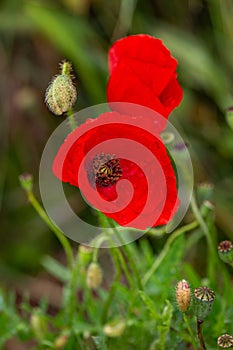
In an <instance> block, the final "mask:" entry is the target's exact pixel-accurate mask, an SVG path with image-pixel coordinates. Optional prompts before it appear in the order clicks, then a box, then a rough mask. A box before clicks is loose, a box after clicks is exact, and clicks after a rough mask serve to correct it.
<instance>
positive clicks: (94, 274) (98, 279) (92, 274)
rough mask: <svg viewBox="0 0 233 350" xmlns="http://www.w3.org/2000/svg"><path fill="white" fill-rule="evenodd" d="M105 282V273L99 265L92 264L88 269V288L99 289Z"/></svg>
mask: <svg viewBox="0 0 233 350" xmlns="http://www.w3.org/2000/svg"><path fill="white" fill-rule="evenodd" d="M102 280H103V273H102V270H101V268H100V266H99V264H97V263H94V262H92V263H91V264H90V265H89V266H88V269H87V280H86V282H87V286H88V287H89V288H90V289H97V288H98V287H99V286H100V285H101V283H102Z"/></svg>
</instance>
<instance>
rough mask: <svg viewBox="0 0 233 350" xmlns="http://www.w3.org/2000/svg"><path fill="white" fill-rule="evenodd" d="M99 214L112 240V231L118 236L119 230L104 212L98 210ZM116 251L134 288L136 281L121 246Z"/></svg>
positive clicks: (100, 220)
mask: <svg viewBox="0 0 233 350" xmlns="http://www.w3.org/2000/svg"><path fill="white" fill-rule="evenodd" d="M97 214H98V217H99V222H100V224H101V226H102V227H103V228H104V229H105V230H106V231H107V233H109V235H108V239H109V240H111V241H112V238H111V233H112V232H114V233H115V234H116V235H117V237H118V235H119V232H118V231H117V229H116V228H115V227H114V225H113V224H112V222H111V221H110V220H109V219H108V218H107V217H106V216H105V215H104V214H102V213H101V212H99V211H98V212H97ZM109 225H110V226H111V227H109ZM110 231H111V232H110ZM118 238H119V237H118ZM113 243H114V241H113ZM116 252H117V254H118V258H119V261H120V263H121V265H122V269H123V271H124V274H125V276H126V278H127V280H128V282H129V285H130V287H131V289H132V290H134V287H135V286H134V281H133V279H132V277H131V274H130V271H129V269H128V267H127V264H126V262H125V259H124V256H123V254H122V252H121V250H120V248H119V247H117V248H116Z"/></svg>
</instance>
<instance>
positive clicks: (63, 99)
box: [45, 62, 77, 115]
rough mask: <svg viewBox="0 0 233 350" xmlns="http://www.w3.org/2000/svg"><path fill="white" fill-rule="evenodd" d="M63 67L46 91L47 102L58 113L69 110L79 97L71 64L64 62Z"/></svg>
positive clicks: (52, 110)
mask: <svg viewBox="0 0 233 350" xmlns="http://www.w3.org/2000/svg"><path fill="white" fill-rule="evenodd" d="M61 68H62V71H61V74H59V75H57V76H56V77H55V78H54V79H53V80H52V82H51V83H50V85H49V86H48V88H47V90H46V93H45V102H46V104H47V106H48V108H49V109H50V110H51V112H53V113H54V114H56V115H61V114H62V113H65V112H67V111H69V110H70V109H71V108H72V107H73V105H74V104H75V101H76V99H77V91H76V88H75V85H74V83H73V81H72V76H71V69H72V67H71V64H70V63H69V62H64V63H62V65H61Z"/></svg>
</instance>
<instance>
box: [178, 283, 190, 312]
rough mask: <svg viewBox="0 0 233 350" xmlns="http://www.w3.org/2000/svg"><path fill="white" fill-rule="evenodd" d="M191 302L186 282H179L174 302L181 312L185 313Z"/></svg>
mask: <svg viewBox="0 0 233 350" xmlns="http://www.w3.org/2000/svg"><path fill="white" fill-rule="evenodd" d="M190 300H191V291H190V288H189V285H188V282H187V281H186V280H182V281H179V282H178V283H177V286H176V302H177V306H178V308H179V310H180V311H181V312H186V311H187V310H188V308H189V305H190Z"/></svg>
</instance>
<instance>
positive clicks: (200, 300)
mask: <svg viewBox="0 0 233 350" xmlns="http://www.w3.org/2000/svg"><path fill="white" fill-rule="evenodd" d="M214 298H215V293H214V292H213V291H212V290H211V289H210V288H208V287H198V288H195V290H194V314H195V315H196V317H197V319H198V320H200V321H203V320H204V319H205V318H206V317H207V316H208V315H209V313H210V311H211V309H212V305H213V301H214Z"/></svg>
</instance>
